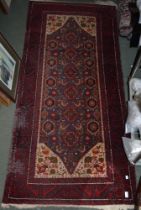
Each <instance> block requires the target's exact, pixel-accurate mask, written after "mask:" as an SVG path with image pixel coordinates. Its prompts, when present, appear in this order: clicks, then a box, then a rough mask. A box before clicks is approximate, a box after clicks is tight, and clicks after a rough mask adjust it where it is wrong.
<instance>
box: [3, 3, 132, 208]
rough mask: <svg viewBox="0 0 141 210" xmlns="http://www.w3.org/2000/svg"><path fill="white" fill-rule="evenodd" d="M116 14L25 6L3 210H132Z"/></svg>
mask: <svg viewBox="0 0 141 210" xmlns="http://www.w3.org/2000/svg"><path fill="white" fill-rule="evenodd" d="M124 113H125V102H124V93H123V84H122V72H121V66H120V57H119V46H118V29H117V19H116V9H115V7H113V6H101V5H80V4H63V3H45V2H34V1H33V2H32V1H30V5H29V13H28V23H27V32H26V39H25V48H24V55H23V61H22V66H21V75H20V80H19V86H18V100H17V108H16V113H15V127H14V130H13V146H12V148H11V150H12V152H11V158H10V163H9V170H8V174H7V179H6V185H5V192H4V197H3V206H9V205H14V206H17V207H23V208H24V207H28V206H30V207H35V206H87V207H90V206H91V207H93V208H94V207H96V208H99V209H104V210H105V209H108V210H109V209H114V210H116V209H119V208H120V209H121V208H122V209H124V210H125V209H127V208H128V209H129V208H132V207H133V204H134V191H135V178H134V169H133V167H132V166H131V165H129V163H128V161H127V158H126V156H125V153H124V150H123V147H122V139H121V137H122V136H123V133H124V119H125V114H124Z"/></svg>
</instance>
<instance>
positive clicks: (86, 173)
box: [35, 143, 107, 178]
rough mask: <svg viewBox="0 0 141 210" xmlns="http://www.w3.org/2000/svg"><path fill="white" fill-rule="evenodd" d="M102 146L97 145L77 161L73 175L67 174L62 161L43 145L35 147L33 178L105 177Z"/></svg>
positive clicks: (101, 144) (105, 169)
mask: <svg viewBox="0 0 141 210" xmlns="http://www.w3.org/2000/svg"><path fill="white" fill-rule="evenodd" d="M106 175H107V168H106V160H105V154H104V144H103V143H98V144H97V145H96V146H94V147H93V148H92V149H91V150H90V151H89V152H88V153H87V154H86V155H84V156H83V157H82V159H81V160H80V161H79V163H78V165H77V167H76V169H75V171H74V172H73V174H69V173H68V170H67V169H66V167H65V165H64V163H63V161H62V160H61V159H60V158H59V157H58V156H57V155H56V154H55V153H54V152H52V151H51V150H50V149H49V148H48V147H47V146H46V145H45V144H43V143H39V144H38V145H37V154H36V166H35V178H77V177H82V178H84V177H87V178H90V177H106Z"/></svg>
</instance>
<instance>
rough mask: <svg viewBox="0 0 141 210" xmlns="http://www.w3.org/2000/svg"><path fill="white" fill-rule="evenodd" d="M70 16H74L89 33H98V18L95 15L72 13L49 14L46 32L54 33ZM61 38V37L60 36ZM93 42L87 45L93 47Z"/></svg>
mask: <svg viewBox="0 0 141 210" xmlns="http://www.w3.org/2000/svg"><path fill="white" fill-rule="evenodd" d="M69 18H74V20H75V21H76V22H77V24H78V25H79V26H80V27H81V28H82V29H83V30H84V31H86V32H87V33H89V34H91V36H95V35H96V19H95V17H89V16H72V15H54V14H53V15H48V16H47V25H46V33H47V34H52V33H53V32H55V31H57V30H58V29H59V28H61V27H62V26H63V25H64V24H65V23H66V22H67V20H68V19H69ZM58 38H59V37H58ZM91 45H92V44H91V43H87V45H86V47H87V48H89V47H91ZM51 46H53V47H55V44H54V42H53V43H52V45H51Z"/></svg>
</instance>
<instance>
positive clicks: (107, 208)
mask: <svg viewBox="0 0 141 210" xmlns="http://www.w3.org/2000/svg"><path fill="white" fill-rule="evenodd" d="M1 207H2V208H5V209H6V208H8V209H9V208H10V207H15V208H17V209H26V208H29V209H33V208H37V207H38V208H42V207H44V208H47V207H62V208H63V207H65V208H69V207H75V208H76V207H81V208H86V207H87V208H90V209H94V208H96V209H97V210H98V209H99V210H113V208H114V210H121V208H122V210H127V209H128V210H133V209H134V205H125V204H121V205H118V204H117V205H94V206H87V205H82V206H81V205H39V204H12V203H9V204H5V203H2V204H1ZM101 208H102V209H101ZM138 210H141V207H139V209H138Z"/></svg>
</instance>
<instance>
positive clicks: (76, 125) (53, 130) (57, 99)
mask: <svg viewBox="0 0 141 210" xmlns="http://www.w3.org/2000/svg"><path fill="white" fill-rule="evenodd" d="M88 23H89V24H88ZM59 26H60V27H59ZM95 33H96V20H95V18H92V17H89V16H86V17H85V18H84V17H83V16H64V15H63V16H61V15H60V16H59V15H57V16H56V15H49V16H48V17H47V26H46V33H45V34H46V46H45V53H44V60H45V63H44V79H43V85H42V86H43V88H42V103H41V107H40V109H41V110H42V112H41V118H40V119H39V120H40V124H41V127H40V133H39V139H38V142H39V143H38V144H39V145H38V147H39V148H40V143H41V144H45V145H46V146H47V148H48V150H50V153H52V152H53V153H54V154H55V156H56V158H57V160H58V159H59V160H61V161H62V164H63V165H64V167H61V168H62V170H63V171H64V168H65V170H66V171H67V174H70V177H75V175H76V172H75V171H76V168H77V167H78V163H79V162H80V161H81V168H83V170H84V168H85V167H86V164H85V161H82V159H84V156H85V155H86V154H87V156H88V154H91V153H92V151H93V148H94V147H95V145H99V144H102V145H103V153H101V155H102V160H105V152H104V150H105V149H104V147H105V146H104V142H103V136H102V135H101V134H102V129H103V127H102V119H101V117H100V116H101V114H100V110H101V107H100V103H99V101H100V100H101V99H100V97H101V95H100V92H98V90H97V87H98V83H99V81H98V71H97V63H96V51H97V50H96V48H95V42H96V36H95ZM98 113H99V118H97V115H98ZM97 137H98V138H97ZM38 155H39V153H38V152H37V157H36V159H37V160H38V161H37V162H39V159H41V158H40V157H38ZM87 158H88V157H87ZM100 158H101V157H100ZM90 159H91V157H90ZM37 162H36V167H35V169H36V170H37V171H38V177H40V176H39V170H38V166H39V165H40V164H39V163H38V164H37ZM82 162H83V164H82ZM50 164H51V163H50V162H48V167H49V168H50ZM89 167H90V168H89V171H93V170H94V169H93V167H94V166H93V165H92V164H90V165H89ZM61 168H59V169H60V170H61ZM36 170H35V174H37V171H36ZM60 170H59V172H58V173H59V174H58V176H59V177H60V173H61V174H63V173H62V172H61V171H60ZM105 170H106V162H105V161H104V165H103V170H102V171H101V176H106V171H105ZM42 173H43V172H42ZM56 173H57V171H56ZM102 173H103V174H102ZM98 174H99V172H98ZM98 174H96V173H92V174H91V176H94V177H95V176H98ZM43 176H44V177H46V178H47V177H51V176H52V177H53V175H52V174H49V171H48V173H46V176H45V175H43ZM55 176H56V177H57V174H56V175H55ZM83 176H84V175H83ZM35 177H37V176H35ZM63 177H65V175H64V176H63V175H62V178H63ZM68 177H69V176H68ZM80 177H81V176H80ZM85 177H89V174H88V173H85Z"/></svg>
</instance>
